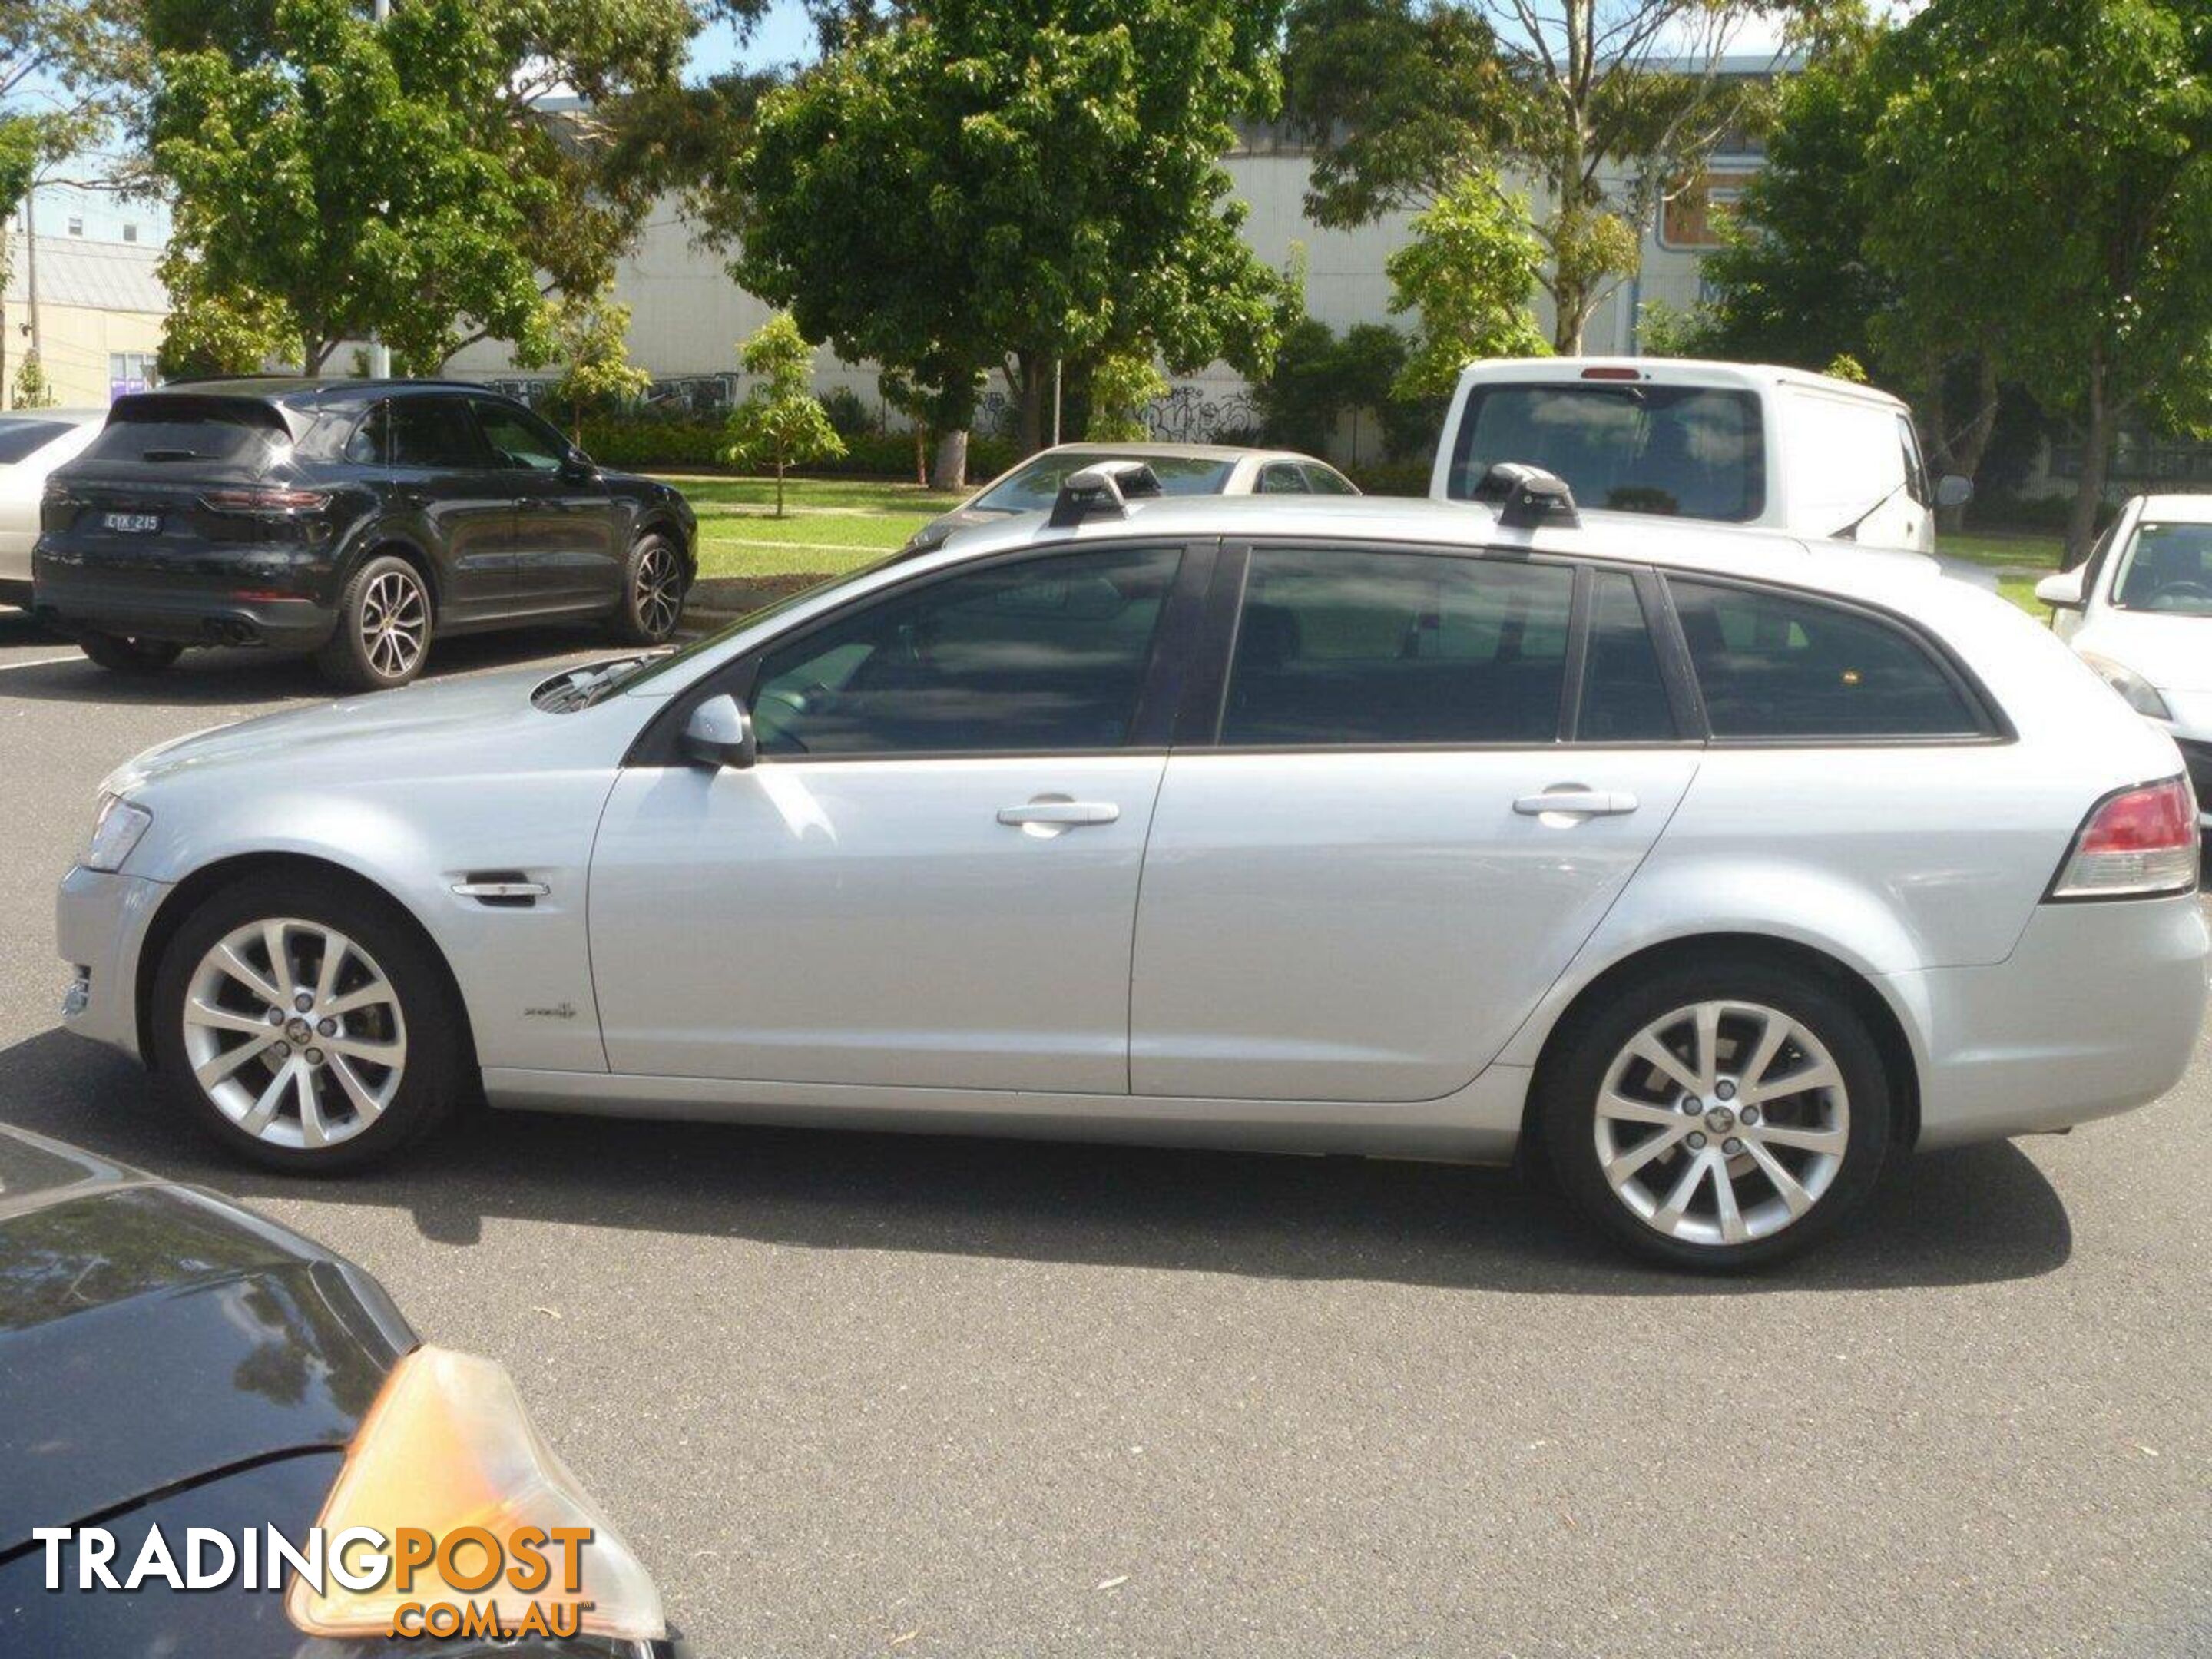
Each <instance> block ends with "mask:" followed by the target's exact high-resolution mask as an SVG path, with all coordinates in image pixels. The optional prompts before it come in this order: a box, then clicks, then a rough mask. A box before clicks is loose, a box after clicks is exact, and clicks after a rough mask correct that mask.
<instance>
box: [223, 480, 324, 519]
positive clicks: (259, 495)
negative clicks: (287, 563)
mask: <svg viewBox="0 0 2212 1659" xmlns="http://www.w3.org/2000/svg"><path fill="white" fill-rule="evenodd" d="M330 499H331V498H330V495H328V493H327V492H325V491H324V490H320V489H280V488H277V487H276V486H273V485H272V486H269V487H266V488H260V489H203V490H202V491H200V504H201V505H202V506H203V507H209V508H211V509H212V510H214V511H215V512H217V513H313V512H314V511H316V510H317V509H318V508H320V507H325V506H327V505H328V504H329V501H330Z"/></svg>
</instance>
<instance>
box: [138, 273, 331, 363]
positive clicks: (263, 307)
mask: <svg viewBox="0 0 2212 1659" xmlns="http://www.w3.org/2000/svg"><path fill="white" fill-rule="evenodd" d="M161 282H162V285H163V286H164V287H165V288H167V289H168V293H169V314H168V316H167V318H166V319H164V320H163V322H162V325H161V360H160V361H161V378H162V379H163V380H185V379H189V378H193V377H197V376H206V375H211V374H256V373H258V372H259V371H260V370H261V369H263V368H266V367H267V366H268V365H269V364H270V363H271V362H283V361H284V360H285V359H286V358H288V357H289V356H291V355H292V354H293V353H294V352H295V351H296V350H297V349H299V340H300V330H299V325H298V324H297V323H296V322H295V320H294V319H293V317H292V313H291V312H290V311H289V309H288V308H287V307H285V306H284V305H283V303H282V302H281V301H276V300H270V299H266V298H264V297H261V296H259V295H254V294H252V293H251V292H249V291H246V290H244V289H233V288H225V287H222V286H218V285H215V284H211V283H210V282H209V280H208V276H207V270H206V268H205V267H204V265H203V264H200V262H199V261H198V260H197V259H195V258H192V257H191V254H190V252H188V251H186V250H185V248H183V247H182V246H179V245H178V244H176V243H172V244H171V245H170V246H169V248H168V251H167V252H166V253H164V254H163V255H162V257H161Z"/></svg>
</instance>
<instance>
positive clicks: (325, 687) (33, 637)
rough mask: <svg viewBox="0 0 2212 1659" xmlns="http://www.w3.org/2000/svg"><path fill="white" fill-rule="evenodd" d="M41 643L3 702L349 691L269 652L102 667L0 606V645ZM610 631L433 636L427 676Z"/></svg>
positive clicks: (554, 628)
mask: <svg viewBox="0 0 2212 1659" xmlns="http://www.w3.org/2000/svg"><path fill="white" fill-rule="evenodd" d="M8 647H39V648H40V656H41V657H44V656H46V655H49V654H51V655H52V657H53V658H55V659H57V660H54V661H52V662H47V661H42V660H34V661H33V662H30V663H27V664H26V665H22V666H17V667H11V668H9V671H7V672H6V673H5V674H0V701H5V700H7V699H9V698H11V697H23V698H28V699H31V700H33V701H37V702H93V703H110V704H125V705H131V706H135V707H139V708H192V707H195V706H197V705H200V704H210V703H221V704H236V703H243V702H271V701H275V700H276V699H279V698H307V699H312V700H313V701H315V702H325V701H327V700H329V699H331V698H332V697H337V696H343V693H342V692H340V691H339V690H337V688H336V687H335V686H333V685H331V684H330V683H329V682H328V681H327V680H325V679H324V678H323V677H322V676H321V675H320V674H319V673H318V672H317V671H316V669H315V664H314V659H313V658H311V657H302V656H295V655H289V654H280V653H270V652H267V651H232V650H220V651H187V652H185V654H184V655H183V656H181V657H179V658H178V659H177V661H176V663H175V665H173V666H172V667H169V668H165V669H162V670H161V671H158V672H155V673H151V674H116V673H111V672H109V671H107V670H106V669H104V668H98V667H95V666H94V665H93V664H92V663H90V662H89V661H88V660H86V659H85V658H84V657H83V656H82V655H81V654H79V653H77V650H76V647H75V646H73V645H71V644H70V642H69V641H67V640H64V639H60V638H58V637H56V636H54V635H51V634H48V633H46V632H45V630H43V629H40V627H39V626H38V624H37V623H34V622H33V621H32V620H31V619H30V618H29V617H27V616H24V615H23V614H22V613H21V612H19V611H17V612H9V611H0V650H4V649H6V648H8ZM619 648H620V647H616V646H614V645H611V644H610V643H609V642H608V640H607V637H606V635H605V631H604V630H603V629H599V628H597V627H595V626H593V625H592V624H591V623H562V624H557V625H548V626H546V627H544V628H522V629H511V630H507V629H503V630H501V631H500V632H497V633H490V634H465V635H461V636H460V637H459V638H458V639H448V640H435V641H432V642H431V646H430V660H429V664H428V666H426V667H425V668H424V669H423V671H422V678H424V679H425V680H435V679H440V678H445V677H447V676H448V675H453V674H472V673H476V672H478V671H483V670H485V669H494V668H512V667H520V666H523V665H526V664H529V663H532V662H536V661H538V660H540V659H546V658H556V657H563V656H574V655H576V654H578V653H584V652H593V651H599V650H608V651H613V650H617V649H619Z"/></svg>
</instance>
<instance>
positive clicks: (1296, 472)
mask: <svg viewBox="0 0 2212 1659" xmlns="http://www.w3.org/2000/svg"><path fill="white" fill-rule="evenodd" d="M1253 493H1254V494H1255V495H1306V494H1307V493H1309V492H1308V491H1307V489H1306V470H1305V468H1304V467H1302V466H1300V465H1297V462H1295V461H1270V462H1268V463H1267V465H1265V466H1263V467H1261V469H1260V483H1259V485H1258V487H1257V488H1256V489H1255V490H1254V491H1253Z"/></svg>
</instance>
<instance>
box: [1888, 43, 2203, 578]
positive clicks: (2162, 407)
mask: <svg viewBox="0 0 2212 1659" xmlns="http://www.w3.org/2000/svg"><path fill="white" fill-rule="evenodd" d="M1904 33H1905V35H1906V36H1908V37H1909V38H1910V39H1911V42H1912V47H1913V50H1914V51H1915V52H1916V53H1917V54H1918V63H1919V64H1920V65H1921V72H1920V73H1919V74H1918V75H1917V76H1916V77H1915V78H1914V80H1913V81H1912V82H1911V85H1910V86H1909V87H1907V88H1905V89H1903V90H1902V91H1900V92H1899V94H1896V95H1895V96H1893V98H1891V99H1890V100H1888V101H1887V104H1886V105H1885V106H1884V108H1883V111H1882V114H1881V119H1880V121H1879V122H1878V124H1877V125H1876V128H1875V136H1874V142H1873V146H1872V152H1871V153H1872V158H1873V173H1872V176H1871V179H1870V185H1869V201H1870V202H1871V204H1872V214H1871V218H1870V221H1869V233H1868V240H1869V246H1870V247H1872V248H1873V249H1874V250H1875V253H1876V254H1877V256H1878V257H1880V258H1883V259H1885V260H1886V261H1887V262H1889V263H1890V264H1893V266H1896V267H1897V268H1899V269H1900V270H1905V272H1907V273H1908V274H1907V276H1906V277H1905V289H1906V293H1905V301H1904V304H1905V308H1906V309H1907V310H1908V311H1910V310H1911V308H1912V307H1916V306H1923V305H1926V304H1928V303H1929V302H1930V299H1929V296H1931V295H1940V296H1941V299H1942V303H1943V304H1944V305H1945V306H1946V307H1948V308H1949V309H1948V312H1947V313H1945V314H1948V316H1950V317H1953V318H1954V319H1960V320H1965V321H1971V322H1972V323H1973V324H1975V325H1978V326H1979V328H1980V329H1981V330H1982V331H1984V333H1985V335H1986V336H1987V337H1989V338H1990V339H1992V340H1996V341H1999V342H2002V353H2003V356H2004V358H2005V361H2006V362H2007V364H2008V368H2009V369H2010V372H2012V373H2014V374H2017V375H2018V376H2019V378H2020V379H2021V380H2022V381H2023V382H2024V383H2025V384H2026V385H2027V388H2028V389H2029V391H2030V392H2033V394H2034V396H2035V397H2036V398H2037V400H2038V401H2039V402H2040V403H2041V404H2043V405H2044V406H2045V408H2046V409H2050V410H2053V411H2054V412H2060V411H2063V412H2064V413H2067V414H2069V415H2071V416H2074V417H2075V418H2076V419H2077V420H2078V421H2079V422H2081V429H2082V432H2083V442H2082V451H2081V479H2080V483H2079V485H2078V487H2077V489H2076V491H2075V500H2074V506H2073V511H2072V514H2071V518H2070V520H2069V524H2068V527H2067V544H2068V548H2069V552H2071V553H2072V554H2073V555H2075V556H2079V555H2080V554H2081V551H2082V550H2084V549H2086V548H2087V545H2088V542H2089V538H2090V535H2091V533H2092V531H2093V527H2094V524H2095V518H2096V511H2097V507H2098V504H2099V502H2100V500H2101V499H2102V496H2103V493H2104V486H2105V479H2106V473H2107V470H2108V467H2109V465H2110V461H2111V457H2112V447H2113V443H2114V441H2115V439H2116V437H2117V436H2118V432H2119V428H2120V423H2121V422H2122V421H2123V420H2124V419H2127V418H2129V417H2130V416H2138V415H2140V416H2148V417H2151V418H2154V419H2156V420H2158V421H2160V422H2162V423H2164V424H2166V425H2169V426H2174V427H2180V428H2191V429H2203V428H2205V427H2206V426H2207V425H2208V423H2212V14H2208V13H2207V11H2206V10H2205V9H2204V8H2203V7H2202V6H2200V5H2197V4H2195V3H2183V0H2103V3H2100V4H2098V5H2094V6H2052V5H2049V4H2047V3H2043V0H1944V3H1942V4H1940V5H1938V6H1936V7H1933V8H1931V9H1929V10H1928V11H1927V12H1925V13H1923V14H1922V15H1919V16H1918V17H1917V18H1915V19H1914V20H1913V21H1912V22H1911V23H1910V24H1908V25H1906V26H1905V30H1904ZM1929 241H1940V242H1941V243H1942V245H1943V246H1942V249H1941V250H1940V258H1936V259H1933V260H1931V259H1930V258H1929V252H1928V250H1926V249H1925V248H1924V247H1923V246H1920V245H1921V244H1924V243H1927V242H1929ZM1916 273H1917V274H1918V280H1916ZM1992 401H1993V400H1992Z"/></svg>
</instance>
